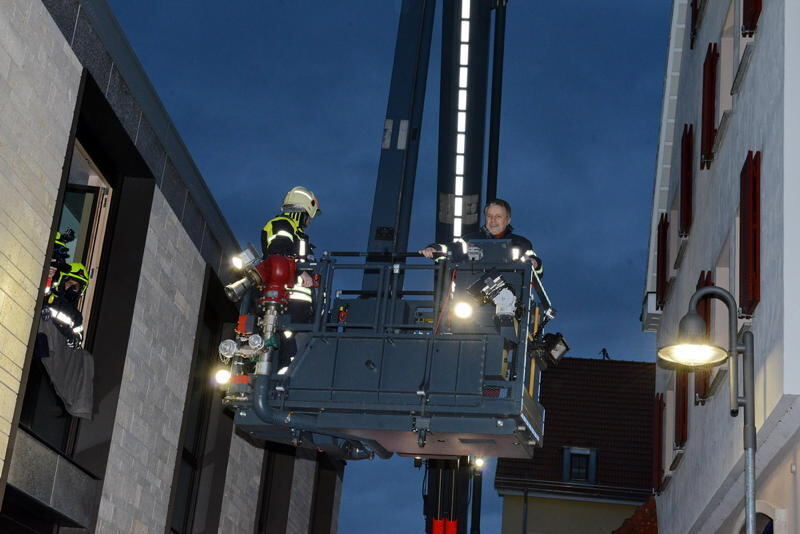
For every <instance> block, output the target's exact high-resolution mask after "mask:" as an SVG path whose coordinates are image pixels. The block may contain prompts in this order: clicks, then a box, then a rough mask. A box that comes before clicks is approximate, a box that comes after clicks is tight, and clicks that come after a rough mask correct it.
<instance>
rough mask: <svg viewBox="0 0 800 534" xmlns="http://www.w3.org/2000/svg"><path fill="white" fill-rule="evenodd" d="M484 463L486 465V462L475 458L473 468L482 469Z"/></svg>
mask: <svg viewBox="0 0 800 534" xmlns="http://www.w3.org/2000/svg"><path fill="white" fill-rule="evenodd" d="M485 463H486V460H484V459H483V458H481V457H480V456H479V457H477V458H475V467H477V468H478V469H480V468H482V467H483V465H484V464H485Z"/></svg>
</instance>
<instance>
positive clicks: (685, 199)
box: [679, 124, 694, 237]
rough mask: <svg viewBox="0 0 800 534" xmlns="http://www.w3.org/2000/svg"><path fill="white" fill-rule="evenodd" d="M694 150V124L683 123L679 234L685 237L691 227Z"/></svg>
mask: <svg viewBox="0 0 800 534" xmlns="http://www.w3.org/2000/svg"><path fill="white" fill-rule="evenodd" d="M693 152H694V126H693V125H691V124H685V125H684V126H683V136H682V137H681V220H680V227H679V230H680V232H679V233H680V235H681V237H686V236H688V235H689V230H690V229H691V228H692V214H693V209H694V208H693V204H692V197H693V195H694V175H693V169H692V159H693Z"/></svg>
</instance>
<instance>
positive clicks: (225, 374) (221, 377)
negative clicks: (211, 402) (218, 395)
mask: <svg viewBox="0 0 800 534" xmlns="http://www.w3.org/2000/svg"><path fill="white" fill-rule="evenodd" d="M214 380H216V381H217V384H219V385H223V384H227V383H228V382H230V380H231V372H230V371H229V370H227V369H220V370H219V371H217V372H216V374H214Z"/></svg>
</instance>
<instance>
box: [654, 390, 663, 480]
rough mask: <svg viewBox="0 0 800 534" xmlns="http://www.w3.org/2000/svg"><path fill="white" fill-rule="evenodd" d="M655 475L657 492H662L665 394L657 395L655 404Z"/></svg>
mask: <svg viewBox="0 0 800 534" xmlns="http://www.w3.org/2000/svg"><path fill="white" fill-rule="evenodd" d="M652 466H653V473H652V484H653V489H654V490H655V491H661V481H662V480H664V394H663V393H656V398H655V402H654V403H653V463H652Z"/></svg>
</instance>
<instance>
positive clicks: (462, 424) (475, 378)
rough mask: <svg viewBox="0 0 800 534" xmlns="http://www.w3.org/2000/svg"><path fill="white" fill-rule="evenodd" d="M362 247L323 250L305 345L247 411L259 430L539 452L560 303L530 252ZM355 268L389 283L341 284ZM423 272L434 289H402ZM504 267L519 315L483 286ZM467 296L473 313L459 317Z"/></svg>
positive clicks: (368, 446) (320, 442)
mask: <svg viewBox="0 0 800 534" xmlns="http://www.w3.org/2000/svg"><path fill="white" fill-rule="evenodd" d="M509 246H510V244H509V243H508V242H505V241H501V242H498V243H497V244H496V245H493V247H490V248H497V247H500V248H501V249H503V248H507V247H509ZM505 252H508V250H506V251H505ZM355 255H356V254H347V253H338V254H330V255H326V257H325V258H323V260H322V261H321V262H320V270H321V273H322V282H321V284H320V287H319V288H318V289H315V303H316V306H317V310H319V312H318V313H317V314H316V315H315V322H314V324H307V325H299V324H295V325H291V326H290V328H291V329H292V331H293V332H294V333H295V335H296V336H297V337H298V338H301V337H305V338H307V343H306V344H305V348H304V349H302V350H301V351H300V352H299V353H298V355H297V356H296V357H295V358H294V360H293V361H292V362H291V363H289V364H288V365H287V366H286V367H284V368H282V369H280V370H278V369H276V370H275V371H276V372H275V373H273V374H272V375H270V376H269V377H266V376H264V377H259V378H256V379H255V386H254V392H253V403H252V405H251V406H242V407H240V408H239V409H238V410H237V413H236V418H235V423H236V424H237V425H238V426H239V427H240V428H241V429H243V430H245V431H247V432H249V433H251V434H252V435H254V436H255V437H258V438H262V439H267V440H270V441H278V442H285V443H293V444H295V445H301V444H302V445H304V446H309V447H316V448H319V449H320V450H327V451H329V452H332V453H339V454H344V456H345V457H348V458H351V459H358V458H364V457H371V456H372V454H373V453H377V454H378V455H380V456H382V457H388V456H390V455H391V454H392V453H396V454H399V455H404V456H414V457H426V458H437V457H438V458H448V457H457V456H472V455H475V456H502V457H508V458H528V457H531V456H532V455H533V451H534V447H536V446H537V445H541V441H542V435H543V427H544V409H543V408H542V406H541V405H540V404H539V402H538V389H539V377H540V370H541V368H542V366H543V365H546V360H545V356H544V348H543V347H544V345H543V343H542V330H543V326H544V324H545V323H546V322H547V321H548V320H549V319H550V318H552V317H553V315H554V311H553V310H552V308H551V306H550V302H549V300H548V298H547V295H546V293H545V292H544V289H543V288H542V286H541V283H540V281H539V279H538V277H537V276H536V274H535V272H534V271H533V269H532V267H531V265H530V264H529V263H521V262H518V261H516V262H514V261H506V260H505V258H508V257H510V254H505V253H504V254H494V255H493V254H484V255H483V258H482V259H477V258H474V256H473V258H474V259H468V258H465V259H464V261H440V262H438V263H437V264H435V265H431V264H425V265H422V264H410V263H406V262H405V261H404V259H398V261H397V262H396V263H384V262H376V261H371V260H373V259H374V257H373V258H370V257H367V261H366V262H365V263H358V262H348V261H349V260H348V259H347V258H346V257H347V256H355ZM498 260H499V261H498ZM343 271H351V272H352V271H368V272H370V273H371V274H372V275H375V276H377V278H378V284H377V291H376V290H372V291H363V290H360V289H356V290H341V289H340V290H335V288H337V287H338V286H337V274H340V273H342V272H343ZM412 271H416V272H414V273H412ZM419 271H422V273H420V272H419ZM413 276H416V277H419V276H424V277H425V278H427V280H428V282H429V283H431V285H432V286H433V289H432V290H430V291H405V292H404V291H402V290H400V289H398V288H400V287H403V279H404V277H405V278H410V277H413ZM359 280H360V277H359ZM492 280H494V281H495V286H496V287H495V289H497V288H498V287H500V286H502V288H505V289H508V290H510V291H511V292H512V293H513V295H514V296H515V297H516V306H515V307H514V310H513V311H514V315H513V316H509V315H508V313H505V314H502V315H498V312H499V311H502V310H500V305H499V304H496V303H495V302H493V301H492V300H491V298H489V297H488V295H487V294H481V293H480V289H481V288H483V289H484V290H486V289H487V288H488V286H489V285H491V283H490V282H491V281H492ZM487 284H488V285H487ZM468 288H471V292H468V291H467V290H468ZM476 288H477V290H476ZM489 289H490V288H489ZM487 293H488V292H487ZM481 302H485V304H481ZM457 305H459V306H461V307H462V310H461V311H462V312H464V310H463V308H464V306H467V307H469V308H471V310H472V314H471V316H470V317H468V318H460V317H457V316H456V315H455V314H454V313H453V310H454V308H456V306H457ZM506 308H507V307H506ZM505 311H506V312H507V311H508V310H507V309H506V310H505ZM462 314H464V313H462ZM343 451H344V452H343Z"/></svg>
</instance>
